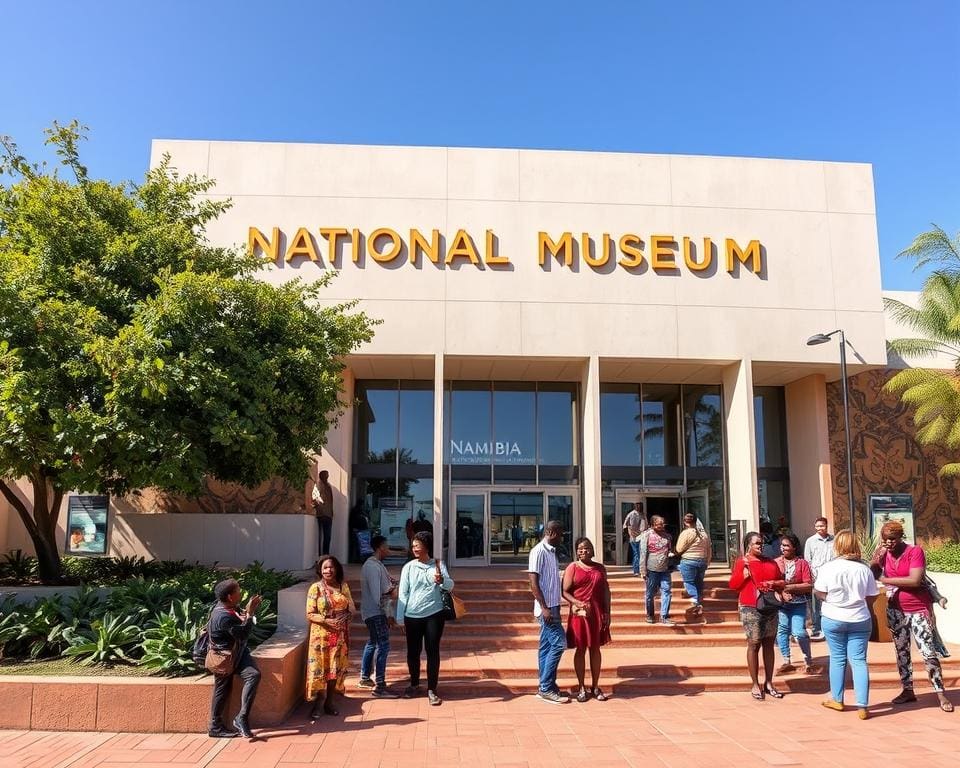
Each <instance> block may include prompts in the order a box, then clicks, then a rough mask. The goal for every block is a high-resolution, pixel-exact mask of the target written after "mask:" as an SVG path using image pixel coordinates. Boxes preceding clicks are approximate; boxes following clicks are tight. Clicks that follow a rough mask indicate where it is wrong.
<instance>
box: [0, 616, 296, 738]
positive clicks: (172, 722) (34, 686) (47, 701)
mask: <svg viewBox="0 0 960 768" xmlns="http://www.w3.org/2000/svg"><path fill="white" fill-rule="evenodd" d="M253 657H254V659H255V660H256V662H257V666H258V667H259V668H260V674H261V678H260V688H259V690H258V691H257V698H256V700H255V701H254V705H253V712H251V714H250V721H251V723H252V724H253V726H254V727H262V726H268V725H277V724H279V723H282V722H283V721H284V720H285V719H286V718H287V717H288V716H289V714H290V713H291V712H292V711H293V710H294V709H295V708H296V707H297V705H298V704H299V703H300V702H301V701H302V700H303V686H304V676H305V668H306V657H307V635H306V633H305V632H304V631H303V630H299V629H296V628H292V627H280V628H278V630H277V632H276V633H275V634H274V635H273V637H271V638H270V639H269V640H268V641H267V642H265V643H264V644H263V645H261V646H259V647H258V648H257V649H256V650H255V651H254V652H253ZM212 690H213V678H212V677H211V676H209V675H197V676H195V677H182V678H164V677H79V676H72V677H45V676H27V675H22V676H21V675H10V676H0V701H3V702H4V705H3V706H2V707H0V729H13V730H31V729H32V730H44V731H110V732H120V733H201V732H204V731H206V729H207V722H208V718H209V713H210V697H211V694H212ZM239 706H240V684H239V679H238V678H237V679H235V680H234V686H233V691H232V692H231V697H230V705H229V707H228V710H227V711H228V714H229V716H230V717H232V716H233V714H234V713H235V712H236V711H237V709H238V708H239Z"/></svg>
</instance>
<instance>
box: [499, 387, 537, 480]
mask: <svg viewBox="0 0 960 768" xmlns="http://www.w3.org/2000/svg"><path fill="white" fill-rule="evenodd" d="M535 399H536V393H535V392H534V385H533V384H531V383H517V384H501V383H499V382H497V383H495V384H494V389H493V445H492V446H491V448H492V451H491V453H492V455H493V463H494V464H529V465H533V464H536V461H537V433H536V422H535V418H536V402H535Z"/></svg>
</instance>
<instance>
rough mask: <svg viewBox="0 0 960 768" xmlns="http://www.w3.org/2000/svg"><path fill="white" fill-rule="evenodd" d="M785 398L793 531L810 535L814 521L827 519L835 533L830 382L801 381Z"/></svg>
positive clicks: (787, 389) (815, 378)
mask: <svg viewBox="0 0 960 768" xmlns="http://www.w3.org/2000/svg"><path fill="white" fill-rule="evenodd" d="M784 397H785V401H786V410H787V414H786V415H787V459H788V462H789V467H790V515H791V519H792V522H793V529H794V530H795V531H796V532H797V534H798V535H800V536H801V537H802V536H805V535H810V534H812V533H813V523H814V521H815V520H816V519H817V518H818V517H826V518H827V520H829V521H830V530H833V527H834V526H833V492H832V482H831V479H830V476H831V473H830V437H829V432H828V429H827V388H826V381H825V380H824V377H823V376H821V375H813V376H807V377H805V378H803V379H799V380H798V381H795V382H792V383H790V384H788V385H787V386H786V387H785V388H784Z"/></svg>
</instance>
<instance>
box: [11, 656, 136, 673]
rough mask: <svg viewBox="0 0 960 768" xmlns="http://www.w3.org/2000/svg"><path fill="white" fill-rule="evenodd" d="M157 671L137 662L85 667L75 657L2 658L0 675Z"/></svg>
mask: <svg viewBox="0 0 960 768" xmlns="http://www.w3.org/2000/svg"><path fill="white" fill-rule="evenodd" d="M154 674H155V673H154V672H153V671H152V670H150V669H147V668H146V667H142V666H139V665H137V664H114V665H112V666H105V665H101V666H94V667H85V666H83V665H81V664H77V662H75V661H74V660H73V659H69V658H58V659H0V677H2V676H5V675H45V676H49V677H63V676H65V675H74V676H81V677H150V676H151V675H154Z"/></svg>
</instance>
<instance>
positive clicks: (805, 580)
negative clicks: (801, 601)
mask: <svg viewBox="0 0 960 768" xmlns="http://www.w3.org/2000/svg"><path fill="white" fill-rule="evenodd" d="M797 571H798V573H797V581H795V582H793V583H792V584H787V585H786V586H785V587H784V588H783V591H784V592H787V593H788V594H791V595H809V594H810V591H811V590H812V589H813V574H812V572H811V571H810V564H809V563H807V561H806V560H801V559H799V558H798V559H797Z"/></svg>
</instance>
